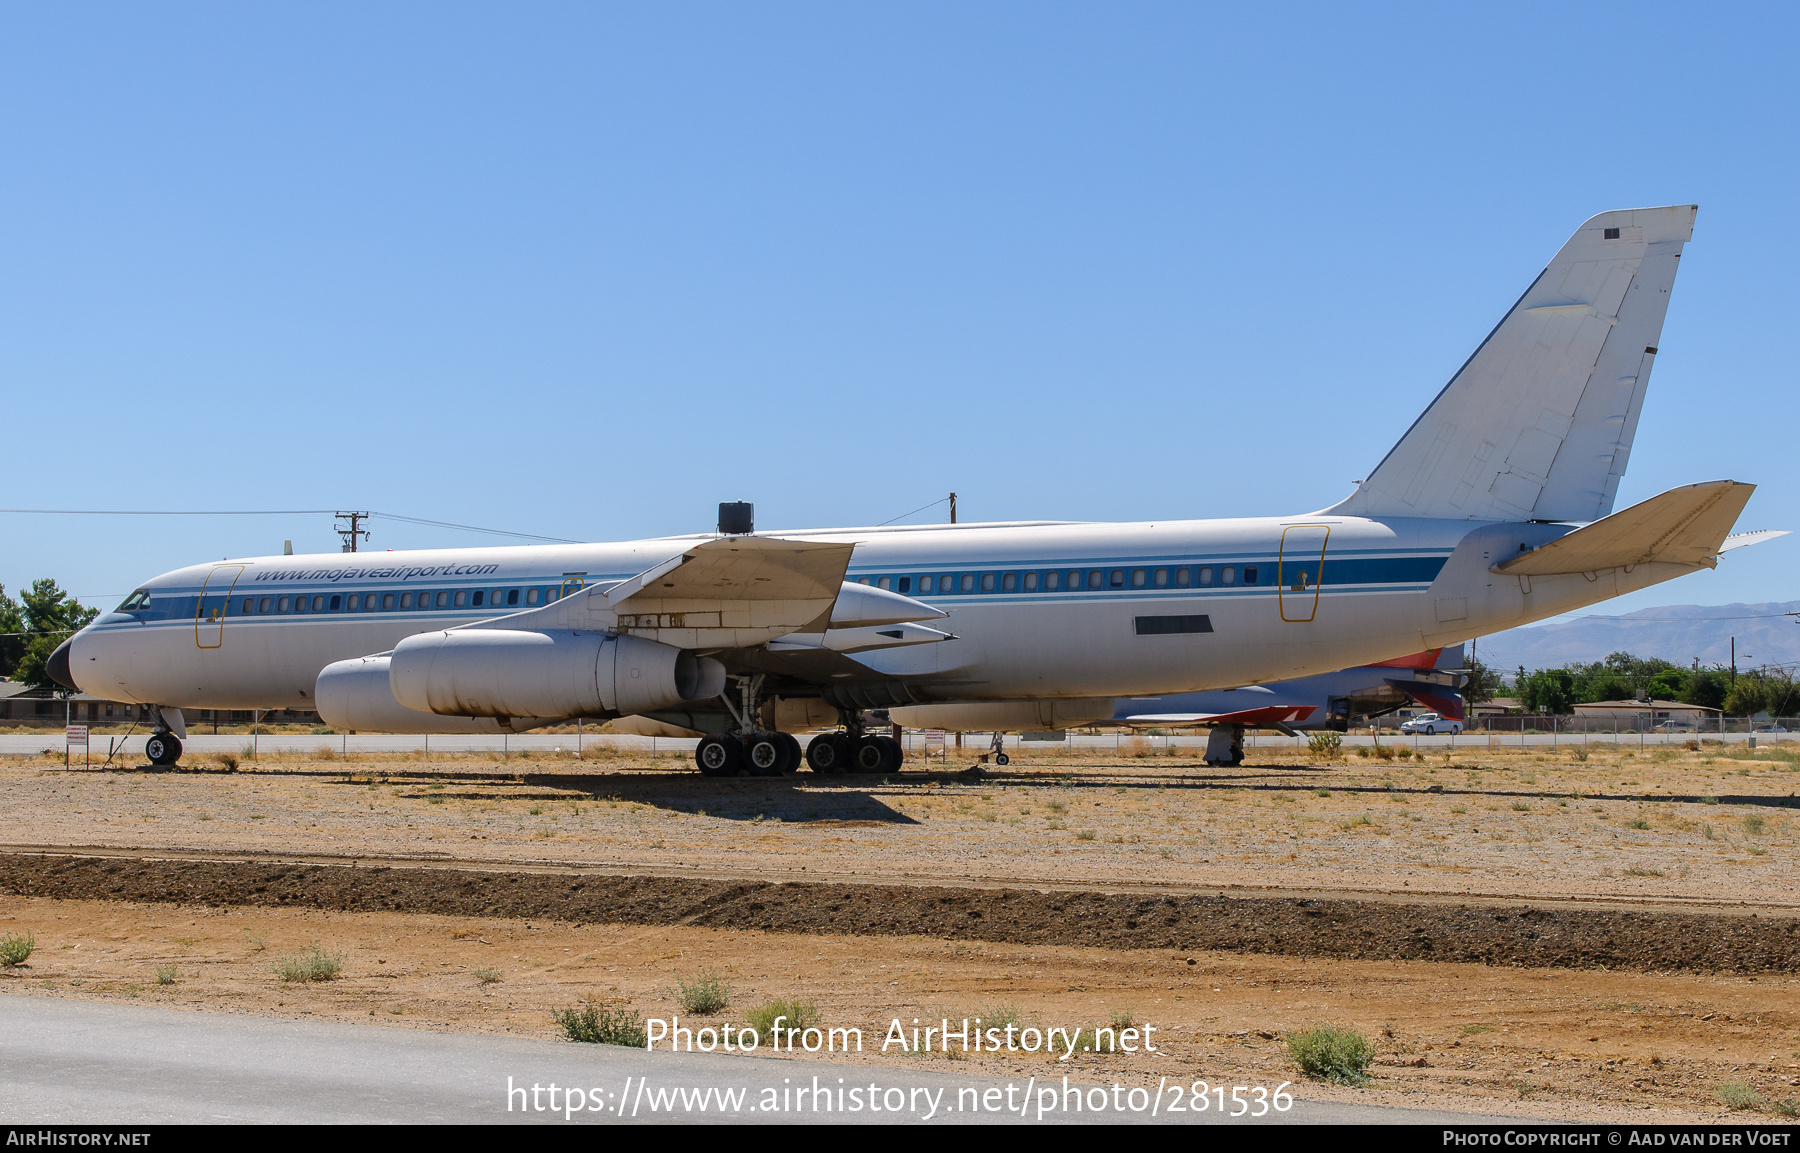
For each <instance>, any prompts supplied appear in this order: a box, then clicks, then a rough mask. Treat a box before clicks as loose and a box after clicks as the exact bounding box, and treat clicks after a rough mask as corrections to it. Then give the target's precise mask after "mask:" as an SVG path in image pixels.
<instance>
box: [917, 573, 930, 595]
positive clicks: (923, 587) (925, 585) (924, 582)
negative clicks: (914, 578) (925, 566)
mask: <svg viewBox="0 0 1800 1153" xmlns="http://www.w3.org/2000/svg"><path fill="white" fill-rule="evenodd" d="M919 591H920V592H922V593H928V592H930V591H931V578H930V577H928V576H922V577H920V578H919Z"/></svg>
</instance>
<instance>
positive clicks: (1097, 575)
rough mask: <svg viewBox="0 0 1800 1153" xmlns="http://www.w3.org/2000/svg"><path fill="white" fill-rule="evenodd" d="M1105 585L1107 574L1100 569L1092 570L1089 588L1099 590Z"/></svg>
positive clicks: (1089, 573) (1089, 576) (1089, 574)
mask: <svg viewBox="0 0 1800 1153" xmlns="http://www.w3.org/2000/svg"><path fill="white" fill-rule="evenodd" d="M1105 584H1106V574H1105V573H1103V572H1101V571H1100V570H1099V569H1090V570H1089V571H1088V587H1089V588H1091V589H1097V588H1100V587H1102V586H1103V585H1105Z"/></svg>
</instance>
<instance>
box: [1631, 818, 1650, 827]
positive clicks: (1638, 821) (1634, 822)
mask: <svg viewBox="0 0 1800 1153" xmlns="http://www.w3.org/2000/svg"><path fill="white" fill-rule="evenodd" d="M1625 827H1626V828H1628V829H1648V828H1649V827H1650V822H1649V821H1646V820H1645V819H1644V818H1642V817H1633V818H1632V819H1631V820H1629V821H1626V822H1625Z"/></svg>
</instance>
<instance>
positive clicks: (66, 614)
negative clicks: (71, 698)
mask: <svg viewBox="0 0 1800 1153" xmlns="http://www.w3.org/2000/svg"><path fill="white" fill-rule="evenodd" d="M19 599H20V600H22V601H24V602H25V603H24V606H23V609H22V615H23V616H24V625H25V628H24V631H25V632H26V633H28V634H30V635H29V636H27V637H25V638H23V640H24V641H25V644H24V648H23V651H22V652H21V653H20V654H19V658H18V661H17V663H16V664H15V665H14V667H13V670H12V674H11V675H12V678H13V679H14V680H16V681H22V682H24V683H25V684H28V685H30V686H31V687H33V688H38V689H54V688H60V687H61V686H59V685H58V684H57V683H56V682H55V681H53V680H51V679H50V674H49V672H48V670H47V669H46V665H47V664H48V662H49V660H50V656H51V654H52V653H54V652H56V647H57V646H58V645H60V644H62V643H63V642H64V641H65V640H67V639H69V636H70V635H71V634H73V633H74V632H76V631H77V630H79V629H80V628H82V627H83V626H85V625H86V624H87V623H88V622H89V621H91V620H93V619H94V618H95V617H97V616H99V615H100V610H99V609H96V608H87V607H85V606H84V605H82V604H81V602H80V601H77V600H75V599H73V598H72V597H70V596H69V594H68V593H66V592H64V591H63V590H62V589H60V588H58V587H57V584H56V582H55V581H54V580H51V579H50V578H48V577H45V578H43V579H41V580H35V581H32V582H31V587H30V588H29V589H27V590H25V591H24V592H23V593H20V594H19Z"/></svg>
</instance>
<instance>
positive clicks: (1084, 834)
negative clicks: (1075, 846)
mask: <svg viewBox="0 0 1800 1153" xmlns="http://www.w3.org/2000/svg"><path fill="white" fill-rule="evenodd" d="M1075 839H1076V840H1077V841H1091V840H1093V839H1094V830H1092V829H1082V830H1081V831H1080V832H1078V833H1076V834H1075Z"/></svg>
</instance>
